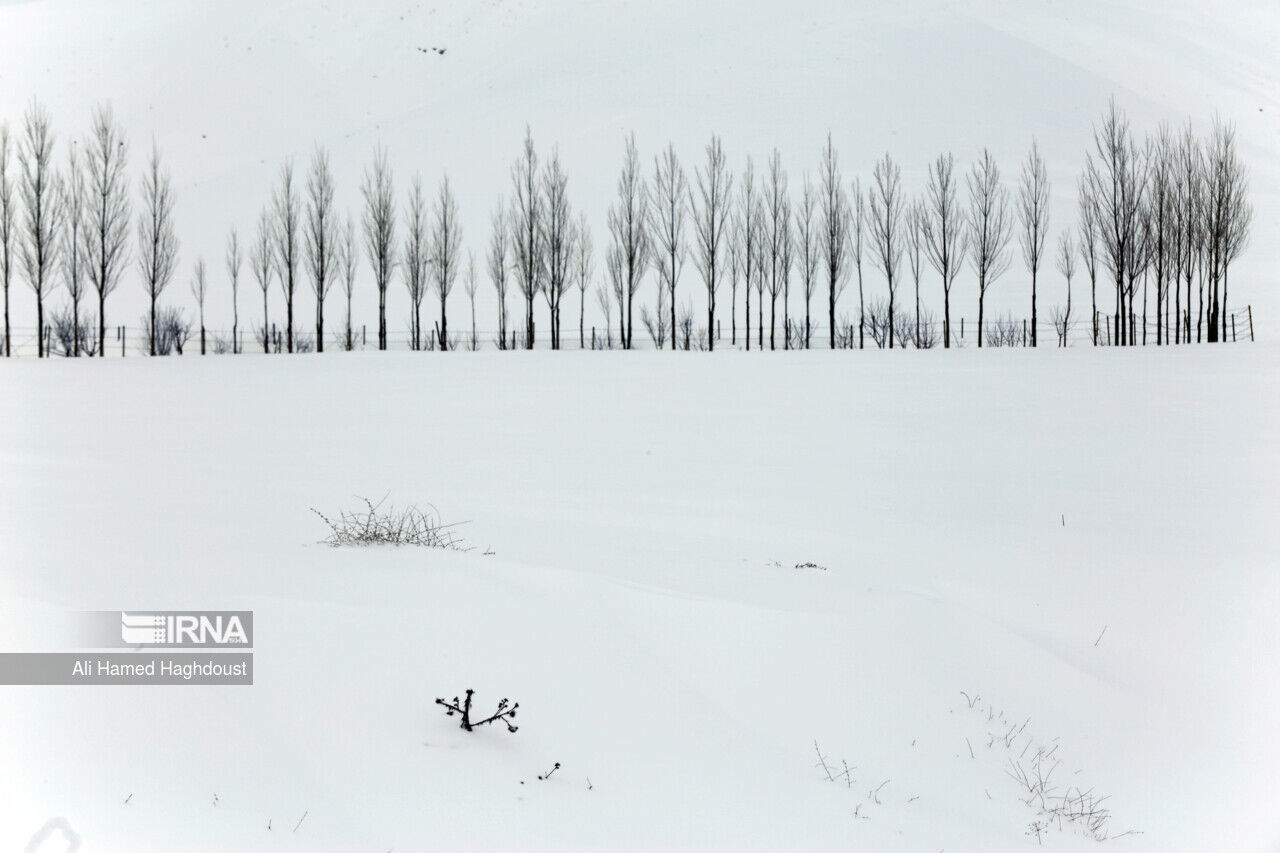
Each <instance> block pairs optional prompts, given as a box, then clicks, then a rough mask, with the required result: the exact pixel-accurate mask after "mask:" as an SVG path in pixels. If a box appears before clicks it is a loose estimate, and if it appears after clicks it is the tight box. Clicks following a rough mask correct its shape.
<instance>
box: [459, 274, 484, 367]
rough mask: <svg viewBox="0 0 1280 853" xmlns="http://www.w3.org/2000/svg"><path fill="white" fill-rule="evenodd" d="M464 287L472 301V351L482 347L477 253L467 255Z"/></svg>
mask: <svg viewBox="0 0 1280 853" xmlns="http://www.w3.org/2000/svg"><path fill="white" fill-rule="evenodd" d="M462 289H463V290H464V291H466V294H467V301H468V302H470V303H471V351H472V352H475V351H476V350H477V349H479V348H480V341H479V339H478V338H477V337H476V253H475V252H471V253H469V254H468V255H467V272H466V275H465V277H464V278H463V279H462Z"/></svg>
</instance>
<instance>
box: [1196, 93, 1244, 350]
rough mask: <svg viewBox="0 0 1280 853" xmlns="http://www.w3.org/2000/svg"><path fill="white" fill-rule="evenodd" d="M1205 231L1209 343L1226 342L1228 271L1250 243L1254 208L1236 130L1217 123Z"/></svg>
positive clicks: (1208, 154) (1210, 150)
mask: <svg viewBox="0 0 1280 853" xmlns="http://www.w3.org/2000/svg"><path fill="white" fill-rule="evenodd" d="M1205 154H1206V158H1205V166H1206V170H1207V172H1206V190H1207V192H1206V205H1205V217H1204V219H1205V228H1206V232H1207V236H1208V260H1209V300H1208V304H1209V312H1208V339H1209V341H1210V342H1211V343H1212V342H1215V341H1220V340H1226V337H1227V334H1228V330H1227V324H1228V322H1229V320H1228V316H1229V314H1228V312H1227V307H1226V306H1227V270H1228V267H1229V266H1230V264H1231V262H1232V261H1233V260H1235V259H1236V258H1237V257H1239V254H1240V252H1241V251H1242V250H1243V249H1244V246H1245V245H1246V243H1247V241H1248V235H1249V227H1250V225H1251V224H1252V220H1253V208H1252V206H1251V205H1250V204H1249V201H1248V187H1249V180H1248V174H1247V172H1246V170H1245V167H1244V164H1243V163H1242V162H1241V161H1240V156H1239V153H1238V152H1237V150H1236V134H1235V128H1234V127H1233V126H1232V125H1230V124H1227V123H1225V122H1223V121H1222V120H1221V119H1215V120H1214V124H1213V130H1212V132H1211V133H1210V136H1209V144H1208V146H1207V148H1206V152H1205Z"/></svg>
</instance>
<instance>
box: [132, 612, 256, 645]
mask: <svg viewBox="0 0 1280 853" xmlns="http://www.w3.org/2000/svg"><path fill="white" fill-rule="evenodd" d="M244 615H245V616H246V617H247V618H251V617H248V614H244ZM120 639H121V640H122V641H123V642H124V643H125V645H129V646H248V645H249V644H250V643H249V634H248V630H247V629H246V626H245V622H244V619H243V618H242V614H241V613H239V612H229V611H200V612H194V611H193V612H185V613H184V612H171V611H164V612H148V613H137V612H134V613H126V612H124V611H121V612H120Z"/></svg>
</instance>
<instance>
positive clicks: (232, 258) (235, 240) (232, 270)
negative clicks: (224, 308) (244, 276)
mask: <svg viewBox="0 0 1280 853" xmlns="http://www.w3.org/2000/svg"><path fill="white" fill-rule="evenodd" d="M224 260H225V262H226V265H227V278H229V279H230V280H231V352H232V354H235V353H238V352H240V340H239V336H240V267H241V266H242V265H243V263H244V256H243V255H242V254H241V252H240V235H239V234H237V233H236V229H234V228H232V229H231V233H230V234H229V235H227V253H226V257H225V259H224Z"/></svg>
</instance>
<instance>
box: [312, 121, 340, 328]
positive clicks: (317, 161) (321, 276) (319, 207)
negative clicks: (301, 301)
mask: <svg viewBox="0 0 1280 853" xmlns="http://www.w3.org/2000/svg"><path fill="white" fill-rule="evenodd" d="M304 230H305V233H304V235H303V236H304V242H305V244H306V253H307V266H308V267H309V268H310V272H311V292H312V293H314V294H315V297H316V351H317V352H324V300H325V297H326V296H328V294H329V288H330V287H331V286H332V285H333V280H334V278H336V277H337V260H336V257H335V253H336V251H337V245H338V218H337V214H336V213H335V212H334V210H333V172H332V171H331V170H330V169H329V155H328V154H327V153H325V150H324V149H323V148H321V147H319V146H316V150H315V152H314V153H313V154H312V155H311V174H310V175H309V176H308V177H307V222H306V227H305V229H304Z"/></svg>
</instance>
